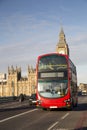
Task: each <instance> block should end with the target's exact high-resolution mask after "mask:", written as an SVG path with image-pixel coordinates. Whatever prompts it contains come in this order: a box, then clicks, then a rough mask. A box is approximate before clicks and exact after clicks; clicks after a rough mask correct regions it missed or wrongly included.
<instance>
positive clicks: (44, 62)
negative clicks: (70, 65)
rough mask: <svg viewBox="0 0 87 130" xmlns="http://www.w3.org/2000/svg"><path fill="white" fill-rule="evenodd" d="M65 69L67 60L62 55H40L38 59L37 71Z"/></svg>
mask: <svg viewBox="0 0 87 130" xmlns="http://www.w3.org/2000/svg"><path fill="white" fill-rule="evenodd" d="M59 69H67V60H66V58H65V57H64V56H60V55H55V54H54V55H49V56H44V57H41V59H40V60H39V65H38V71H39V72H41V71H57V70H59Z"/></svg>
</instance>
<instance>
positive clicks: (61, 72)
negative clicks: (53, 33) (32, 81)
mask: <svg viewBox="0 0 87 130" xmlns="http://www.w3.org/2000/svg"><path fill="white" fill-rule="evenodd" d="M36 72H37V105H38V106H40V107H42V108H43V109H47V108H50V109H51V108H68V109H72V108H73V106H77V103H78V97H77V95H78V92H77V73H76V67H75V65H74V64H73V63H72V61H71V60H70V59H69V56H68V55H64V54H58V53H50V54H44V55H40V56H39V57H38V60H37V67H36Z"/></svg>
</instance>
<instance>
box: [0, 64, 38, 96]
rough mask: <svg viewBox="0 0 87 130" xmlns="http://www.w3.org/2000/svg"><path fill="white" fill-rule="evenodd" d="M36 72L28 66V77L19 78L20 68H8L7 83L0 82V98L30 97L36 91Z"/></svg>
mask: <svg viewBox="0 0 87 130" xmlns="http://www.w3.org/2000/svg"><path fill="white" fill-rule="evenodd" d="M35 87H36V71H35V69H33V68H32V67H29V66H28V76H27V77H22V76H21V68H18V67H16V68H14V67H13V66H11V67H8V77H7V81H5V82H4V80H3V81H2V82H0V96H1V97H3V96H19V95H20V94H21V93H22V94H25V95H28V96H29V95H31V94H32V93H35V90H36V88H35Z"/></svg>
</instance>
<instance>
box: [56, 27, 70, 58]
mask: <svg viewBox="0 0 87 130" xmlns="http://www.w3.org/2000/svg"><path fill="white" fill-rule="evenodd" d="M56 52H58V53H60V54H66V55H68V56H69V48H68V44H67V43H66V38H65V34H64V31H63V28H62V27H61V31H60V33H59V42H58V43H57V46H56Z"/></svg>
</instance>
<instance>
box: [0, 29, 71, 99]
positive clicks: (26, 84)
mask: <svg viewBox="0 0 87 130" xmlns="http://www.w3.org/2000/svg"><path fill="white" fill-rule="evenodd" d="M56 52H57V53H62V54H66V55H69V48H68V45H67V43H66V38H65V34H64V31H63V28H61V31H60V34H59V42H58V43H57V46H56ZM35 91H36V70H35V69H33V68H32V67H29V66H28V75H27V77H22V76H21V68H20V67H19V68H18V67H16V68H14V67H13V66H11V67H8V74H7V80H6V79H1V81H0V97H6V96H19V95H20V94H21V93H22V94H25V95H28V96H29V95H31V94H32V93H35Z"/></svg>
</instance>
